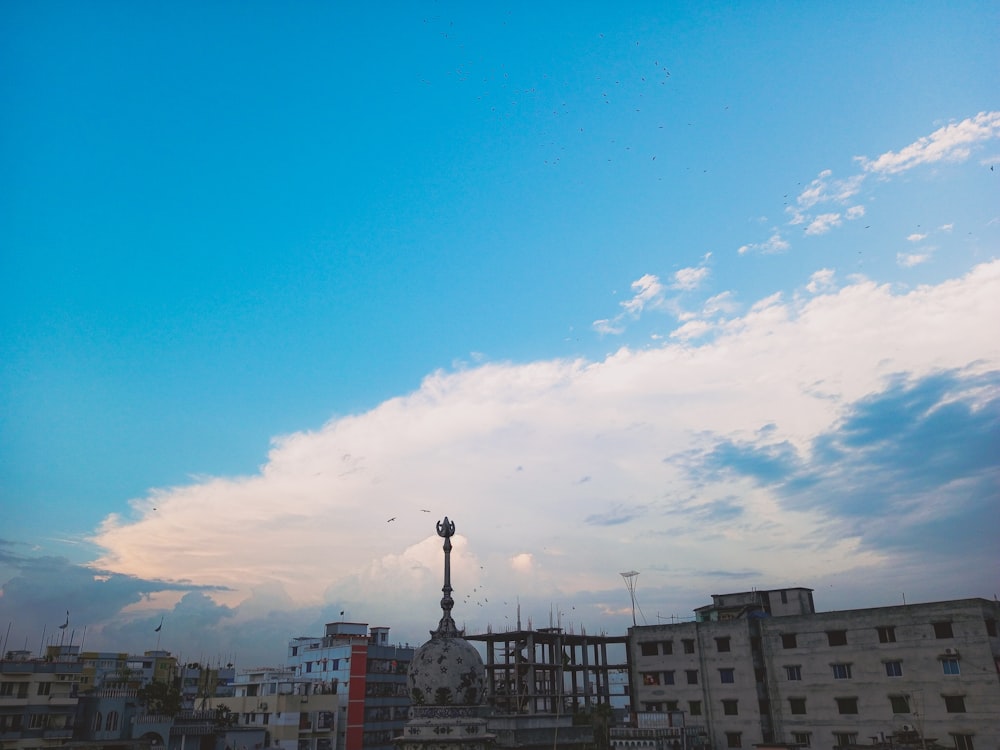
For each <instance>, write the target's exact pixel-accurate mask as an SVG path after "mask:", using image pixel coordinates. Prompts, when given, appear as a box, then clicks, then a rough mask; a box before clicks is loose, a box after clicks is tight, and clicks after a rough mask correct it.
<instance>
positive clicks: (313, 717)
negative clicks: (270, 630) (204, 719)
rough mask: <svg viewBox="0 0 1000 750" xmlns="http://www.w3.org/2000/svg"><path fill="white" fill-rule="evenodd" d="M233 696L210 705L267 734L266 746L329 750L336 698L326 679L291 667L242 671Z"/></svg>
mask: <svg viewBox="0 0 1000 750" xmlns="http://www.w3.org/2000/svg"><path fill="white" fill-rule="evenodd" d="M232 689H233V695H232V697H220V698H211V699H209V700H208V707H209V708H210V709H211V710H213V711H217V710H219V709H223V710H224V711H227V712H228V713H229V715H230V717H231V723H233V724H235V725H236V726H240V727H253V728H258V729H262V730H263V731H265V732H266V741H265V744H266V745H268V746H270V747H274V748H276V750H333V747H334V743H335V741H336V736H337V718H338V711H337V709H338V707H339V700H338V698H337V696H336V694H334V693H333V692H332V690H331V688H330V685H329V683H328V682H324V681H323V680H321V679H319V678H303V677H297V676H296V675H295V672H294V670H292V669H280V668H267V667H262V668H257V669H248V670H243V671H241V672H240V673H239V674H238V675H237V676H236V679H235V681H234V683H233V685H232Z"/></svg>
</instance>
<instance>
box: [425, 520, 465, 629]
mask: <svg viewBox="0 0 1000 750" xmlns="http://www.w3.org/2000/svg"><path fill="white" fill-rule="evenodd" d="M437 533H438V536H440V537H443V538H444V547H443V549H444V586H442V587H441V592H442V593H443V594H444V596H442V597H441V622H439V623H438V627H437V630H432V631H431V637H432V638H453V637H455V636H457V635H459V632H458V628H457V627H456V626H455V621H454V620H453V619H452V617H451V608H452V607H454V606H455V600H454V599H452V598H451V538H452V536H454V535H455V522H454V521H449V520H448V516H445V517H444V520H443V521H438V523H437Z"/></svg>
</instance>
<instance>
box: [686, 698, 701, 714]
mask: <svg viewBox="0 0 1000 750" xmlns="http://www.w3.org/2000/svg"><path fill="white" fill-rule="evenodd" d="M688 713H689V714H691V715H692V716H701V701H688Z"/></svg>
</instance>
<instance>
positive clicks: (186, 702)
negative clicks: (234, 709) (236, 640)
mask: <svg viewBox="0 0 1000 750" xmlns="http://www.w3.org/2000/svg"><path fill="white" fill-rule="evenodd" d="M235 677H236V669H235V668H234V667H233V665H232V664H226V665H225V666H223V665H219V666H217V667H212V666H209V665H207V664H199V663H198V662H190V663H188V664H184V665H182V666H181V667H179V680H180V692H181V706H182V707H184V708H186V709H191V710H200V709H203V708H205V707H206V706H207V705H208V701H209V699H210V698H224V697H228V696H230V695H233V682H234V680H235Z"/></svg>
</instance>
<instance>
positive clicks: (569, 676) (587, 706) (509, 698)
mask: <svg viewBox="0 0 1000 750" xmlns="http://www.w3.org/2000/svg"><path fill="white" fill-rule="evenodd" d="M465 637H466V639H467V640H469V641H480V642H482V643H484V644H485V648H486V692H487V702H488V703H489V704H490V705H492V706H493V707H494V709H495V710H496V711H497V713H500V714H529V715H530V714H549V715H566V714H576V713H581V712H582V713H587V712H590V711H592V710H593V709H594V708H596V707H597V706H607V707H609V708H610V707H611V705H612V701H611V698H612V695H613V694H614V691H613V689H612V685H613V684H616V685H618V686H620V687H618V691H619V692H618V695H619V697H621V696H622V695H624V691H625V689H626V688H625V686H624V683H623V682H622V681H621V680H618V681H617V682H616V681H614V680H612V674H618V675H622V674H627V670H628V655H627V649H628V636H627V635H621V636H607V635H599V636H594V635H576V634H572V633H565V632H563V629H562V628H559V627H550V628H540V629H537V630H521V629H518V630H512V631H507V632H504V633H492V632H489V633H485V634H482V635H466V636H465ZM609 650H610V651H611V652H612V655H613V658H614V659H615V660H616V661H615V662H614V663H611V662H610V661H609Z"/></svg>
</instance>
